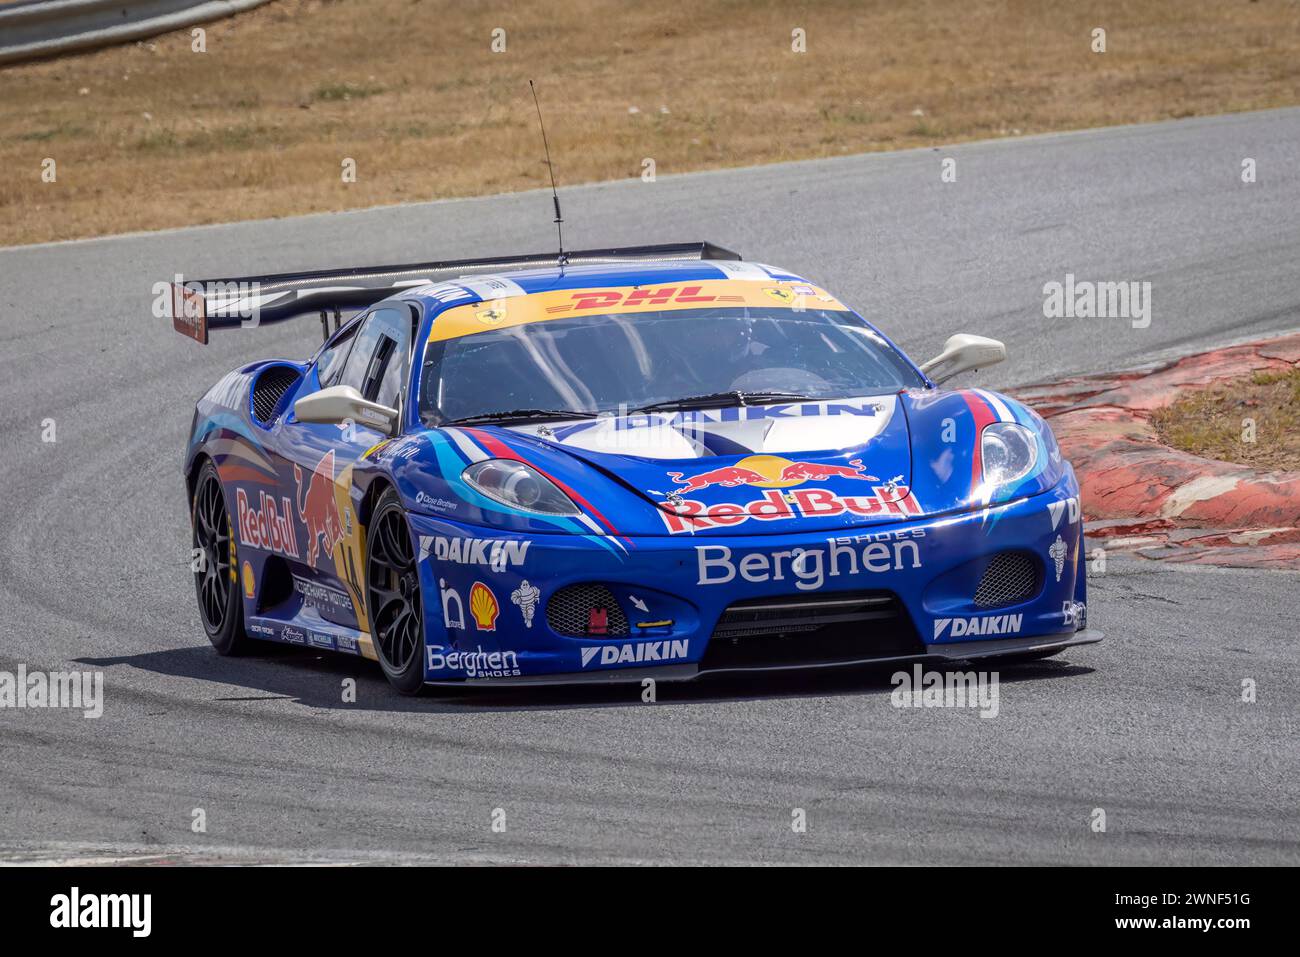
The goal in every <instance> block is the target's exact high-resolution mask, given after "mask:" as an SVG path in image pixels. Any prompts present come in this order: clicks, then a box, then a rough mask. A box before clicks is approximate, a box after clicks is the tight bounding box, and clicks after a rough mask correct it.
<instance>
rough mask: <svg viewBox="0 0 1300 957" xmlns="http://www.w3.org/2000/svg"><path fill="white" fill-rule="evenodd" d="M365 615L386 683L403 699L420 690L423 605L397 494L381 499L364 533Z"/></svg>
mask: <svg viewBox="0 0 1300 957" xmlns="http://www.w3.org/2000/svg"><path fill="white" fill-rule="evenodd" d="M366 610H367V612H368V614H369V615H370V635H371V638H372V639H373V640H374V643H375V653H376V654H377V655H378V657H379V665H380V667H381V668H383V669H384V677H386V678H387V679H388V681H389V683H390V684H391V685H392V686H393V687H394V688H396V689H397V690H398V691H399V692H401V693H402V694H407V695H411V694H418V693H419V692H420V690H421V689H422V688H423V687H424V604H423V602H422V601H421V596H420V575H419V572H418V570H417V569H416V566H415V549H414V547H413V546H412V544H411V532H410V527H409V526H408V524H407V522H406V512H405V511H404V510H403V509H402V503H401V500H400V499H399V498H398V496H397V492H396V491H395V490H393V489H391V488H390V489H388V490H387V491H385V492H384V494H383V495H381V496H380V497H379V502H378V504H376V505H375V511H374V513H373V514H372V515H371V518H370V528H369V529H368V531H367V533H366Z"/></svg>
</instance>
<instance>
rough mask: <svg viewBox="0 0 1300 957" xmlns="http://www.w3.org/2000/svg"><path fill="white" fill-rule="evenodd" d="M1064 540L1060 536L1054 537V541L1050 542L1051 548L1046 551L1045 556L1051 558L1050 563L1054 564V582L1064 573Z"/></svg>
mask: <svg viewBox="0 0 1300 957" xmlns="http://www.w3.org/2000/svg"><path fill="white" fill-rule="evenodd" d="M1066 551H1067V549H1066V547H1065V539H1063V538H1061V536H1060V535H1057V536H1056V541H1054V542H1052V547H1051V548H1049V549H1048V550H1047V554H1048V555H1051V556H1052V561H1054V562H1055V563H1056V580H1057V581H1058V582H1059V581H1060V580H1061V573H1062V572H1064V571H1065V553H1066Z"/></svg>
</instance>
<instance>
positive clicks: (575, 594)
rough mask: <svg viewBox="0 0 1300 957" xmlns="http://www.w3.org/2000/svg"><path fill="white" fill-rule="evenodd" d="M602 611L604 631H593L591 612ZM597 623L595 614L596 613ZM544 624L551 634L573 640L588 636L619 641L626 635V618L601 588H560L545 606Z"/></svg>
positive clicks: (574, 586)
mask: <svg viewBox="0 0 1300 957" xmlns="http://www.w3.org/2000/svg"><path fill="white" fill-rule="evenodd" d="M602 608H603V609H604V610H605V625H606V630H605V631H603V632H601V631H598V630H597V631H593V630H592V629H591V625H592V615H591V612H592V609H602ZM596 620H597V621H599V611H598V612H597V619H596ZM546 623H547V624H548V625H550V627H551V631H554V632H556V633H557V634H560V635H569V636H570V637H574V638H586V637H588V636H590V635H593V634H594V635H599V636H601V637H605V636H608V637H611V638H621V637H623V636H624V635H626V634H627V633H628V627H627V616H626V615H625V614H623V609H622V608H620V607H619V605H618V602H617V601H615V600H614V595H613V594H612V593H611V592H610V590H609V589H608V588H606V587H605V586H604V585H569V586H568V587H567V588H561V589H560V590H559V591H557V592H556V593H555V594H554V595H552V596H551V600H550V601H548V602H547V603H546Z"/></svg>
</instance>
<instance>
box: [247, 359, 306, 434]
mask: <svg viewBox="0 0 1300 957" xmlns="http://www.w3.org/2000/svg"><path fill="white" fill-rule="evenodd" d="M300 379H302V373H301V372H300V371H298V370H297V369H295V368H293V366H268V367H267V368H265V369H263V370H262V371H261V372H259V373H258V374H257V379H256V380H255V381H254V382H253V418H255V419H257V421H258V423H260V424H261V425H270V424H271V423H272V422H273V421H275V417H276V415H277V414H278V413H279V412H280V405H281V403H282V402H283V401H284V397H285V396H286V395H288V394H289V393H290V392H291V391H293V388H294V386H296V385H297V384H298V382H299V380H300Z"/></svg>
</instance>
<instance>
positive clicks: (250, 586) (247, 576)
mask: <svg viewBox="0 0 1300 957" xmlns="http://www.w3.org/2000/svg"><path fill="white" fill-rule="evenodd" d="M256 587H257V581H256V580H255V579H254V578H253V566H252V565H250V564H248V562H244V595H245V596H246V597H248V598H252V597H253V592H254V590H255V589H256Z"/></svg>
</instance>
